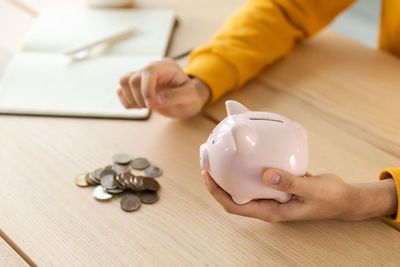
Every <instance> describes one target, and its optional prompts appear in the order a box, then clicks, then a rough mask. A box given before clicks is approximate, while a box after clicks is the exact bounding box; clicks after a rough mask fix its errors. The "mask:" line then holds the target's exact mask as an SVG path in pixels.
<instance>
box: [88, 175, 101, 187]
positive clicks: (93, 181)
mask: <svg viewBox="0 0 400 267" xmlns="http://www.w3.org/2000/svg"><path fill="white" fill-rule="evenodd" d="M87 178H88V179H87V181H88V183H89V184H91V185H97V184H100V180H97V179H96V178H95V177H94V173H93V172H91V173H89V175H88V176H87Z"/></svg>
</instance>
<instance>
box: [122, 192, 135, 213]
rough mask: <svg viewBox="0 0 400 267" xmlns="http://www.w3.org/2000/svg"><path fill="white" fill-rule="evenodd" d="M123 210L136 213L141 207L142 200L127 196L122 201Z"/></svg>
mask: <svg viewBox="0 0 400 267" xmlns="http://www.w3.org/2000/svg"><path fill="white" fill-rule="evenodd" d="M120 205H121V209H122V210H124V211H134V210H137V209H138V208H139V207H140V198H139V197H138V196H136V195H127V196H124V197H123V198H122V199H121V203H120Z"/></svg>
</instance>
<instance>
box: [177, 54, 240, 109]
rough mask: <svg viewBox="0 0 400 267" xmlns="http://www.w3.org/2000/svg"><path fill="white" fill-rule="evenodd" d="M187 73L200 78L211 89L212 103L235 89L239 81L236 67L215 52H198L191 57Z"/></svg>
mask: <svg viewBox="0 0 400 267" xmlns="http://www.w3.org/2000/svg"><path fill="white" fill-rule="evenodd" d="M185 73H186V74H188V75H190V76H194V77H197V78H199V79H200V80H202V81H203V82H205V83H206V84H207V85H208V87H210V89H211V94H212V95H211V97H210V102H209V104H210V103H213V102H215V101H216V100H217V99H218V98H220V97H221V96H222V95H223V94H225V93H226V92H228V91H230V90H232V89H234V88H235V87H236V84H237V81H238V74H237V71H236V68H235V67H234V66H233V65H232V64H231V63H229V62H228V61H227V60H226V59H224V58H223V57H221V56H219V55H217V54H214V53H211V52H209V53H207V52H203V53H198V54H196V53H195V55H194V56H193V57H192V58H191V60H190V62H189V65H188V66H187V67H186V69H185Z"/></svg>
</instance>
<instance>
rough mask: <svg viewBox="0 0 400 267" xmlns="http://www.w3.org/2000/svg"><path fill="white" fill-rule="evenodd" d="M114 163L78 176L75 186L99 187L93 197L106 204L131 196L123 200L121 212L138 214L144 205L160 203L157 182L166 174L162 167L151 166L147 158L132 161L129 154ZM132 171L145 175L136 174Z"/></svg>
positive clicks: (118, 157)
mask: <svg viewBox="0 0 400 267" xmlns="http://www.w3.org/2000/svg"><path fill="white" fill-rule="evenodd" d="M112 160H113V165H108V166H106V167H104V168H98V169H96V170H94V171H93V172H90V173H85V174H81V175H79V176H77V177H76V179H75V184H76V185H77V186H80V187H87V186H96V188H95V189H94V191H93V197H94V198H95V199H97V200H102V201H104V200H109V199H111V198H113V196H114V195H118V194H121V193H127V194H125V195H124V196H123V197H122V199H121V209H122V210H124V211H134V210H137V209H138V208H139V207H140V205H141V203H144V204H152V203H155V202H157V201H158V199H159V197H158V193H157V191H158V190H159V188H160V184H159V183H158V182H157V181H156V180H155V178H156V177H158V176H160V175H161V174H162V170H161V169H160V168H159V167H157V166H152V165H150V162H149V161H148V160H147V159H145V158H136V159H133V160H132V158H131V157H130V156H129V155H128V154H125V153H119V154H115V155H114V156H113V157H112ZM132 168H133V169H135V170H136V172H139V171H141V172H142V173H143V174H142V175H139V174H134V173H132Z"/></svg>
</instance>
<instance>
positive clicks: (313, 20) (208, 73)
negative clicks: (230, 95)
mask: <svg viewBox="0 0 400 267" xmlns="http://www.w3.org/2000/svg"><path fill="white" fill-rule="evenodd" d="M352 2H354V0H339V1H325V0H323V1H322V0H321V1H314V0H313V1H311V0H301V1H287V0H249V1H247V2H246V3H245V5H244V6H243V7H242V8H241V9H240V10H239V11H238V12H237V13H236V14H234V15H233V16H232V17H231V18H230V19H229V20H228V21H227V22H226V23H225V24H224V25H223V26H222V28H221V29H220V30H219V31H218V33H217V34H216V35H215V37H214V38H213V39H212V41H211V43H210V44H209V45H208V46H204V47H201V48H199V49H196V50H195V51H194V52H193V53H192V54H191V56H190V61H189V66H188V67H187V68H186V70H185V71H186V73H187V74H189V75H192V76H195V77H198V78H200V79H201V80H203V81H204V82H205V83H206V84H207V85H208V86H209V87H210V88H211V90H212V93H213V96H212V101H214V100H215V99H217V98H219V97H220V96H221V95H222V94H224V93H226V92H227V91H229V90H233V89H237V88H239V87H241V86H242V85H243V84H244V83H245V82H246V81H248V80H249V79H251V78H252V77H254V76H255V75H257V74H258V73H259V71H260V70H261V69H262V68H263V67H265V66H266V65H268V64H270V63H272V62H274V61H276V60H277V59H279V58H281V57H283V56H285V55H286V54H288V53H289V52H290V50H291V49H292V47H293V45H294V44H295V42H296V41H297V40H299V39H303V38H306V37H309V36H311V35H312V34H314V33H315V32H317V31H318V30H320V29H321V28H323V27H324V26H326V25H327V24H328V23H329V22H330V21H331V20H332V19H333V18H334V17H335V16H336V15H337V14H338V13H339V12H340V11H342V10H344V9H345V8H346V7H348V6H349V5H350V4H351V3H352Z"/></svg>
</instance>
